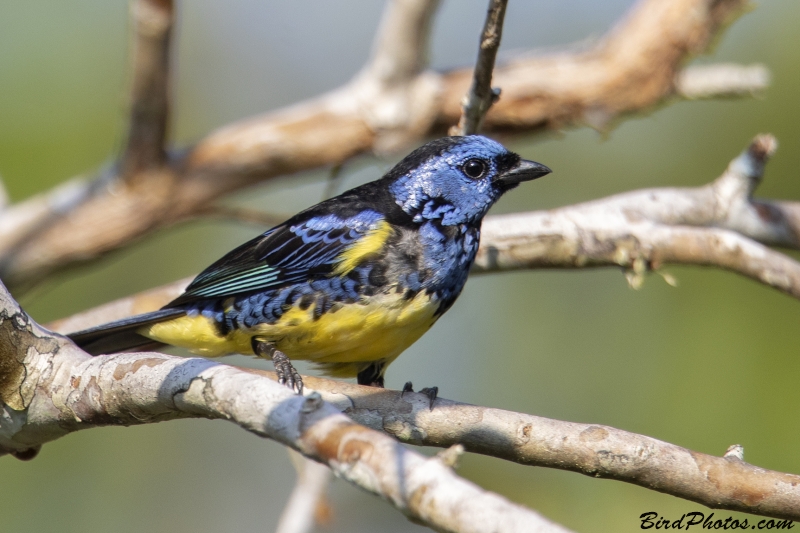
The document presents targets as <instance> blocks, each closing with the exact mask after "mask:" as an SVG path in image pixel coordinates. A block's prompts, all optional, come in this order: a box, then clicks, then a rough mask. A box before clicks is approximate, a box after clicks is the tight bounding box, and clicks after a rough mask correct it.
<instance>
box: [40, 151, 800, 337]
mask: <svg viewBox="0 0 800 533" xmlns="http://www.w3.org/2000/svg"><path fill="white" fill-rule="evenodd" d="M776 147H777V142H776V141H775V138H774V137H772V136H771V135H759V136H757V137H756V138H755V139H753V142H752V143H751V144H750V146H748V148H747V149H746V150H745V151H744V152H742V154H741V155H739V156H738V157H737V158H735V159H734V160H733V161H731V163H730V164H729V165H728V168H727V169H726V170H725V172H724V173H723V174H722V175H721V176H720V177H719V178H717V179H716V180H714V181H713V182H711V183H709V184H708V185H706V186H703V187H697V188H660V189H645V190H640V191H632V192H628V193H624V194H619V195H616V196H611V197H608V198H602V199H600V200H595V201H593V202H588V203H584V204H578V205H571V206H566V207H562V208H559V209H553V210H550V211H535V212H531V213H516V214H510V215H500V216H489V217H486V219H485V220H484V222H483V228H482V235H481V247H480V249H479V250H478V256H477V258H476V261H475V266H474V267H473V272H476V273H482V272H498V271H505V270H519V269H530V268H585V267H600V266H620V267H623V268H625V269H627V270H629V279H630V280H631V281H632V282H633V283H634V284H636V283H639V282H641V280H642V275H643V274H644V273H645V272H646V271H647V270H649V269H656V268H658V267H660V266H661V265H664V264H685V265H701V266H716V267H720V268H725V269H727V270H731V271H733V272H738V273H740V274H742V275H744V276H747V277H749V278H752V279H754V280H757V281H759V282H761V283H764V284H766V285H769V286H772V287H775V288H777V289H778V290H781V291H783V292H785V293H787V294H790V295H791V296H794V297H795V298H800V263H798V262H797V261H795V260H794V259H791V258H790V257H787V256H785V255H783V254H781V253H779V252H776V251H774V250H771V249H769V248H767V247H766V246H764V245H763V244H768V245H777V246H782V247H785V248H792V249H796V250H797V249H800V203H797V202H776V201H769V200H757V199H754V198H753V197H752V195H753V192H754V191H755V189H756V187H757V186H758V184H759V183H760V182H761V178H762V176H763V173H764V166H765V164H766V162H767V160H768V159H769V157H770V156H771V155H772V153H773V152H774V151H775V149H776ZM760 243H761V244H760ZM190 281H191V279H190V278H187V279H184V280H180V281H178V282H174V283H171V284H169V285H165V286H163V287H161V288H156V289H151V290H149V291H145V292H143V293H140V294H136V295H133V296H129V297H126V298H122V299H120V300H117V301H115V302H111V303H108V304H105V305H102V306H100V307H97V308H94V309H91V310H89V311H85V312H83V313H78V314H76V315H74V316H72V317H70V318H67V319H63V320H60V321H56V322H53V323H51V324H49V325H48V327H50V328H51V329H53V330H55V331H60V332H62V333H69V332H72V331H78V330H80V329H85V328H88V327H92V326H96V325H99V324H102V323H103V322H107V321H110V320H117V319H120V318H125V317H127V316H130V315H132V314H135V313H141V312H145V311H152V310H154V309H158V308H159V307H161V306H162V305H165V304H166V303H167V302H169V301H170V300H172V299H173V298H176V297H177V296H178V295H179V294H180V293H181V292H182V291H183V289H184V288H185V287H186V285H188V283H189V282H190Z"/></svg>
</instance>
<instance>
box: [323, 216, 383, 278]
mask: <svg viewBox="0 0 800 533" xmlns="http://www.w3.org/2000/svg"><path fill="white" fill-rule="evenodd" d="M391 234H392V226H391V225H390V224H389V223H388V222H386V221H385V220H381V221H380V222H378V224H377V225H376V226H375V227H374V228H373V229H371V230H369V232H368V233H367V234H366V235H365V236H364V237H362V238H360V239H359V240H358V241H356V242H355V243H354V244H353V245H352V246H350V247H349V248H347V249H346V250H345V251H344V252H342V253H341V254H340V255H339V257H338V259H337V264H336V267H335V268H334V269H333V273H334V274H335V275H337V276H345V275H347V274H348V273H349V272H350V271H351V270H353V269H354V268H356V267H357V266H358V265H359V264H360V263H361V261H363V260H364V259H366V258H367V257H369V256H371V255H373V254H376V253H378V252H380V251H381V249H382V248H383V245H384V244H386V241H387V240H389V236H391Z"/></svg>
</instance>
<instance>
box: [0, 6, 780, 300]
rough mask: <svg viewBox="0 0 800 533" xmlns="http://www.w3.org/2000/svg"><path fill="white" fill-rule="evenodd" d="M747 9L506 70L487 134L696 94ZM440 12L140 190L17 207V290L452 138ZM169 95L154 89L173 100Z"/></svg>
mask: <svg viewBox="0 0 800 533" xmlns="http://www.w3.org/2000/svg"><path fill="white" fill-rule="evenodd" d="M142 1H143V2H144V1H145V0H142ZM152 1H153V2H155V3H156V4H159V2H157V1H156V0H152ZM745 3H746V2H745V0H675V1H671V2H663V1H662V0H643V1H641V2H639V3H638V4H637V5H636V6H635V7H634V9H633V10H632V11H631V13H630V14H629V15H628V16H627V17H626V19H625V21H624V22H623V23H622V24H620V25H619V26H617V28H616V29H614V30H612V31H611V32H610V33H609V34H608V36H606V37H605V38H604V39H602V40H601V41H600V42H598V44H597V45H595V46H593V47H591V48H589V49H588V50H582V51H577V52H576V51H572V52H562V53H551V54H546V55H538V56H527V57H519V58H517V59H514V60H511V61H509V62H507V63H505V64H503V65H499V66H498V67H497V68H496V69H495V71H494V83H495V84H496V85H498V86H500V87H502V88H503V98H502V99H501V100H500V101H499V102H498V103H497V104H496V105H494V106H493V107H492V109H491V111H490V112H489V113H488V114H487V116H486V119H485V122H484V129H486V130H488V131H498V130H502V131H513V132H535V131H543V130H553V129H561V128H565V127H576V126H582V125H584V124H590V125H592V126H593V127H597V128H608V127H609V126H610V124H611V123H612V121H613V120H614V119H618V118H620V117H622V116H624V115H625V114H629V113H634V112H637V111H642V110H645V109H649V108H651V107H652V106H654V105H657V104H658V103H660V102H664V101H667V100H669V99H671V98H673V97H675V96H679V95H680V94H681V92H680V90H679V89H680V88H681V87H684V88H685V87H686V86H687V84H686V82H683V83H681V82H680V81H679V80H680V79H681V72H682V70H681V69H682V66H683V65H684V63H685V62H686V60H687V58H689V57H691V56H692V55H694V54H697V53H700V52H701V51H703V50H704V49H705V47H706V46H707V44H708V42H709V41H710V40H711V39H712V38H713V37H714V36H715V35H716V34H717V33H718V31H719V30H720V29H721V28H722V27H724V26H725V24H727V23H728V22H729V21H730V20H731V18H732V17H733V16H734V15H735V14H737V13H739V12H740V11H741V9H742V7H743V6H744V5H745ZM435 6H436V2H434V1H431V0H395V1H393V2H389V4H388V7H387V14H386V15H385V17H384V23H383V24H382V25H381V32H380V33H379V34H378V36H377V37H376V39H375V42H376V45H375V52H374V53H373V56H372V59H371V62H370V63H369V64H368V65H367V66H366V67H365V68H364V69H363V70H362V72H361V73H359V75H357V76H356V78H355V79H354V80H353V81H352V82H350V83H348V84H347V85H345V86H344V87H342V88H340V89H337V90H336V91H333V92H331V93H329V94H326V95H323V96H320V97H318V98H315V99H312V100H309V101H306V102H302V103H299V104H296V105H294V106H292V107H290V108H286V109H283V110H279V111H276V112H274V113H270V114H267V115H264V116H260V117H254V118H251V119H248V120H246V121H243V122H240V123H236V124H232V125H230V126H227V127H224V128H222V129H220V130H218V131H216V132H213V133H211V134H210V135H209V136H208V137H206V138H205V139H203V140H201V141H200V142H199V143H198V144H197V145H196V146H194V147H193V148H191V149H190V150H187V151H185V152H182V153H181V154H180V155H178V154H176V155H175V156H174V157H171V158H169V160H168V161H166V162H165V164H164V165H162V166H160V167H158V168H157V169H155V170H153V169H150V170H148V171H146V172H145V171H143V172H142V173H141V175H137V176H135V177H128V178H126V180H127V183H135V184H137V186H124V185H121V183H120V182H121V177H120V175H119V174H118V173H115V169H112V170H111V171H110V172H108V173H106V174H105V175H104V177H103V179H101V180H98V181H96V182H94V183H89V182H84V181H75V182H72V183H71V184H70V185H69V186H68V187H67V188H63V187H62V188H59V189H56V190H53V191H50V192H47V193H43V194H42V195H40V196H37V197H34V198H31V199H29V200H26V201H23V202H20V203H18V204H15V205H13V206H9V207H8V208H7V209H5V210H4V211H3V212H2V213H0V278H2V279H3V280H4V281H5V282H6V283H7V284H9V285H10V286H12V287H19V286H23V285H28V284H30V283H33V282H35V281H37V280H41V279H42V278H44V277H46V276H47V275H49V274H51V273H52V272H54V271H56V270H59V269H62V268H66V267H68V266H70V265H73V264H75V263H79V262H83V261H88V260H91V259H93V258H97V257H99V256H100V255H102V254H104V253H107V252H109V251H111V250H115V249H117V248H119V247H121V246H124V245H126V244H127V243H129V242H131V241H133V240H135V239H137V238H139V237H141V236H143V235H145V234H147V233H149V232H150V231H153V230H154V229H156V228H159V227H164V226H169V225H171V224H174V223H176V222H179V221H182V220H185V219H187V218H190V217H193V216H198V215H200V214H202V213H204V212H205V211H206V210H207V209H208V206H209V205H210V204H213V203H214V202H215V201H217V200H218V199H219V198H220V197H221V196H222V195H225V194H227V193H230V192H232V191H235V190H238V189H241V188H242V187H246V186H249V185H252V184H254V183H257V182H261V181H264V180H267V179H270V178H273V177H276V176H281V175H285V174H290V173H293V172H299V171H302V170H307V169H312V168H318V167H323V166H329V165H336V164H339V163H341V162H342V161H345V160H347V159H349V158H351V157H354V156H356V155H358V154H362V153H368V152H378V153H382V152H387V151H397V150H401V149H402V150H405V149H407V147H408V146H409V144H411V143H413V142H418V141H419V140H421V139H422V138H423V137H425V136H426V135H430V134H434V133H441V132H443V131H446V130H447V128H449V127H450V126H451V125H452V124H455V123H456V122H457V121H458V120H459V117H460V115H461V105H460V104H461V101H462V97H463V95H464V94H465V93H466V92H467V89H468V88H469V85H470V82H471V79H472V74H473V73H472V69H468V70H460V71H452V72H448V73H444V74H440V73H436V72H433V71H431V70H426V69H425V65H426V62H425V58H424V50H425V43H426V42H427V37H428V32H427V29H428V28H430V20H431V18H432V16H433V13H434V8H435ZM387 21H388V22H387ZM164 42H166V41H164ZM398 43H402V44H403V46H398V45H397V44H398ZM159 50H162V51H163V50H165V49H164V48H159ZM409 51H411V52H410V53H409ZM158 57H162V58H163V57H166V56H165V55H163V54H162V55H160V56H158ZM156 64H158V65H162V63H156ZM154 79H155V78H154ZM158 79H162V78H158ZM163 79H165V78H163ZM726 80H727V81H726V82H725V84H724V85H722V86H720V85H719V84H718V85H716V86H715V88H714V91H718V94H722V95H726V96H727V95H730V94H732V93H737V92H739V93H742V92H744V93H747V94H749V93H750V92H752V91H753V90H754V89H755V88H757V87H758V84H759V83H763V82H765V80H764V79H763V78H761V79H756V80H753V79H752V77H750V78H747V79H740V78H739V77H736V76H729V77H728V78H726ZM140 85H141V86H142V87H151V88H157V87H160V88H161V89H163V88H164V85H163V84H159V83H155V82H154V83H146V82H144V81H143V82H141V83H140V84H139V82H138V81H136V82H134V86H135V87H136V86H140ZM754 85H755V87H754ZM710 86H711V84H706V85H705V87H706V89H707V88H708V87H710ZM161 89H158V90H157V91H155V92H154V93H153V94H159V95H164V94H166V92H165V91H162V90H161ZM134 92H136V91H134ZM684 92H686V91H684ZM689 92H691V91H689ZM696 93H697V91H695V94H696ZM141 94H143V95H144V94H150V93H149V92H148V91H143V92H142V93H141ZM704 96H705V97H711V96H713V91H708V90H705V92H704ZM146 100H147V98H144V99H143V100H142V101H146ZM156 100H157V99H156ZM134 101H136V98H134ZM155 108H158V106H155V107H154V109H155ZM134 115H136V114H135V113H134ZM137 116H139V117H140V118H142V120H141V124H142V125H143V126H144V125H146V124H150V125H151V126H154V125H157V124H161V123H160V122H158V120H156V118H157V117H163V116H164V114H161V113H153V114H152V115H149V114H147V113H141V114H139V115H137ZM146 117H151V118H153V120H150V119H147V120H145V118H146ZM136 123H137V122H136V120H132V124H136ZM151 129H152V128H151ZM156 129H157V128H155V129H152V131H155V130H156ZM142 131H151V130H148V129H147V128H144V127H143V129H142ZM157 137H158V136H157V135H156V136H148V135H144V134H142V135H141V136H139V135H138V134H137V135H134V133H133V132H132V134H131V136H130V138H131V139H140V140H141V142H142V143H143V144H141V146H147V147H149V148H148V150H150V149H152V148H153V147H155V146H156V145H157V144H158V143H156V142H152V143H151V142H149V141H145V140H144V139H156V138H157ZM139 142H140V141H136V143H134V144H136V145H137V146H138V145H139V144H137V143H139ZM127 153H129V154H133V153H139V151H138V150H132V149H131V150H130V151H129V152H127ZM147 153H151V152H147ZM126 157H127V156H126ZM134 160H137V161H153V160H156V161H157V160H158V158H157V157H156V158H155V159H154V158H152V157H149V156H148V157H143V158H141V159H139V158H136V157H134ZM126 168H128V167H127V166H126ZM133 168H138V167H136V165H134V166H133Z"/></svg>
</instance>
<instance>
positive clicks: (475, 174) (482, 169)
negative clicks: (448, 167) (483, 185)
mask: <svg viewBox="0 0 800 533" xmlns="http://www.w3.org/2000/svg"><path fill="white" fill-rule="evenodd" d="M486 168H487V167H486V162H484V161H481V160H480V159H470V160H469V161H467V162H466V163H464V166H463V167H461V170H463V171H464V174H466V175H467V176H469V177H470V178H472V179H474V180H476V179H478V178H482V177H483V175H484V174H486Z"/></svg>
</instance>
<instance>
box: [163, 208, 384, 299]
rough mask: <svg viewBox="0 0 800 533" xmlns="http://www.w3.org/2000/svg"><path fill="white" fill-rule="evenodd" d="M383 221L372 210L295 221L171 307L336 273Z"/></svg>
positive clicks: (215, 270) (239, 252) (217, 268)
mask: <svg viewBox="0 0 800 533" xmlns="http://www.w3.org/2000/svg"><path fill="white" fill-rule="evenodd" d="M382 223H383V217H382V216H381V215H380V214H379V213H377V212H375V211H372V210H364V211H361V212H359V213H357V214H355V215H353V216H350V217H347V218H340V217H338V216H336V215H333V214H326V215H321V216H313V217H308V218H306V219H304V220H297V217H295V218H294V219H291V220H289V221H287V222H286V223H284V224H282V225H280V226H277V227H275V228H273V229H271V230H269V231H268V232H267V233H265V234H264V235H261V236H260V237H257V238H255V239H253V240H251V241H249V242H247V243H245V244H243V245H242V246H240V247H238V248H236V249H235V250H233V251H231V252H230V253H228V254H227V255H225V256H224V257H223V258H222V259H220V260H219V261H217V262H216V263H214V264H213V265H211V266H210V267H208V268H207V269H206V270H204V271H203V272H201V273H200V275H198V276H197V277H196V278H195V279H194V281H192V283H191V284H189V286H188V287H187V288H186V292H185V293H184V294H182V295H181V296H179V297H178V298H177V299H176V300H173V301H172V302H170V303H169V304H168V305H167V306H166V307H175V306H179V305H182V304H185V303H189V302H194V301H199V300H207V299H216V298H225V297H228V296H234V295H237V294H243V293H247V292H253V291H263V290H270V289H279V288H281V287H284V286H286V285H289V284H292V283H297V282H298V281H303V280H304V279H308V278H309V277H313V276H315V275H330V274H337V273H339V272H338V271H335V268H336V265H337V264H338V263H340V262H341V261H342V260H343V259H342V257H344V256H345V254H346V253H347V252H348V250H352V249H353V248H354V247H357V245H358V243H359V242H360V241H361V240H363V239H364V238H365V237H368V236H369V235H370V234H372V233H374V232H375V230H376V228H378V227H383V225H384V224H382ZM350 255H352V252H351V253H350Z"/></svg>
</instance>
